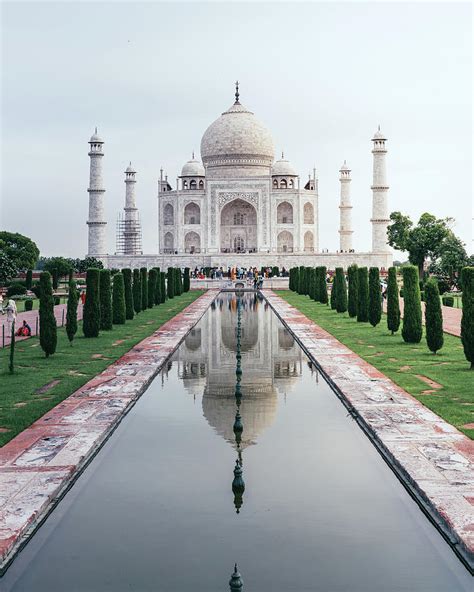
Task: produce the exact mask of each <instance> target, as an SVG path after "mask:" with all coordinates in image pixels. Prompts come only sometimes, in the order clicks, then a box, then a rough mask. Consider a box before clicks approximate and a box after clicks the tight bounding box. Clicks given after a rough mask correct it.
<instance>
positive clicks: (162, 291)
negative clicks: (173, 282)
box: [160, 271, 167, 304]
mask: <svg viewBox="0 0 474 592" xmlns="http://www.w3.org/2000/svg"><path fill="white" fill-rule="evenodd" d="M160 276H161V283H160V288H161V289H160V294H161V303H162V304H163V302H166V298H167V295H166V273H165V272H164V271H160Z"/></svg>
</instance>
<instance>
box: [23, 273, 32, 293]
mask: <svg viewBox="0 0 474 592" xmlns="http://www.w3.org/2000/svg"><path fill="white" fill-rule="evenodd" d="M32 285H33V270H32V269H28V270H27V272H26V279H25V286H26V289H27V290H31V286H32Z"/></svg>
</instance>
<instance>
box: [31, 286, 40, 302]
mask: <svg viewBox="0 0 474 592" xmlns="http://www.w3.org/2000/svg"><path fill="white" fill-rule="evenodd" d="M31 291H32V292H33V294H34V295H35V296H36V298H39V297H40V292H41V286H40V283H39V282H35V283H34V284H33V285H32V286H31Z"/></svg>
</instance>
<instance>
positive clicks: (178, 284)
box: [174, 267, 183, 296]
mask: <svg viewBox="0 0 474 592" xmlns="http://www.w3.org/2000/svg"><path fill="white" fill-rule="evenodd" d="M174 278H175V289H174V292H175V294H176V295H177V296H181V294H182V293H183V280H182V275H181V267H175V270H174Z"/></svg>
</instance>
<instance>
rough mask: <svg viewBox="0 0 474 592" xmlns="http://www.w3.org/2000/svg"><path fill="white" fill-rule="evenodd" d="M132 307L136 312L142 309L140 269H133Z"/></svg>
mask: <svg viewBox="0 0 474 592" xmlns="http://www.w3.org/2000/svg"><path fill="white" fill-rule="evenodd" d="M133 308H134V309H135V312H136V313H137V314H138V313H139V312H141V310H142V282H141V276H140V270H139V269H134V270H133Z"/></svg>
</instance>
